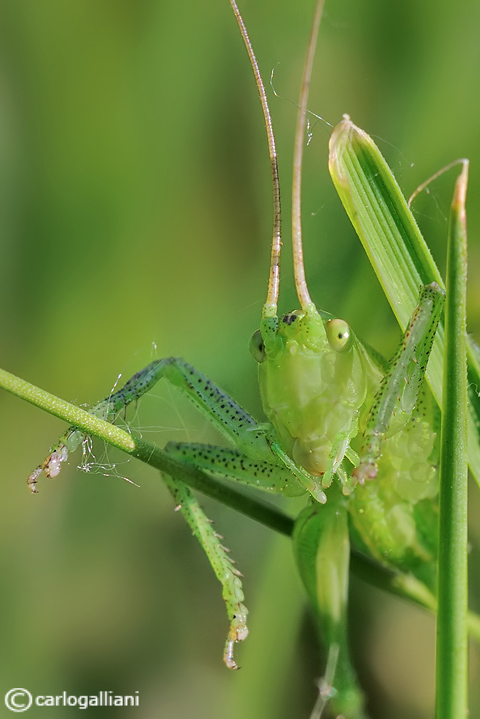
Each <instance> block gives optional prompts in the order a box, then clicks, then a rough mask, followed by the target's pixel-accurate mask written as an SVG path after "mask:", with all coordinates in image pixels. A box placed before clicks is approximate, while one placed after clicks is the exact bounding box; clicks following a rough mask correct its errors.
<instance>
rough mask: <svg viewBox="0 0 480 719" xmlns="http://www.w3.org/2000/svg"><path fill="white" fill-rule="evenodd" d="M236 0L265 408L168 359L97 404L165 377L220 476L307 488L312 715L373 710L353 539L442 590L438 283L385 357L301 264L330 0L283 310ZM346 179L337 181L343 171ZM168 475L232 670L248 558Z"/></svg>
mask: <svg viewBox="0 0 480 719" xmlns="http://www.w3.org/2000/svg"><path fill="white" fill-rule="evenodd" d="M230 3H231V5H232V8H233V10H234V13H235V15H236V18H237V21H238V24H239V26H240V30H241V33H242V36H243V39H244V42H245V45H246V48H247V51H248V54H249V57H250V61H251V65H252V68H253V71H254V74H255V79H256V83H257V87H258V90H259V94H260V99H261V104H262V109H263V113H264V117H265V124H266V129H267V135H268V145H269V152H270V161H271V167H272V176H273V196H274V230H273V242H272V252H271V265H270V275H269V282H268V292H267V299H266V302H265V304H264V307H263V313H262V317H261V321H260V329H259V330H257V331H256V332H255V333H254V334H253V336H252V339H251V342H250V350H251V353H252V355H253V357H254V358H255V360H256V361H257V362H258V363H259V382H260V392H261V397H262V403H263V408H264V412H265V415H266V418H267V420H268V422H258V421H256V420H255V419H254V418H253V417H252V416H251V415H250V414H249V413H248V412H246V411H245V410H244V409H243V408H242V407H241V406H240V405H239V404H238V403H237V402H236V401H235V400H233V399H232V398H231V397H229V396H228V395H226V394H225V393H224V392H223V391H222V390H221V389H220V388H219V387H217V386H216V385H215V384H214V383H213V382H212V381H211V380H209V379H208V378H206V377H205V376H204V375H202V374H201V373H200V372H199V371H197V370H196V369H194V368H193V367H192V366H191V365H189V364H188V363H187V362H185V361H184V360H182V359H179V358H174V357H169V358H165V359H160V360H156V361H154V362H152V363H151V364H150V365H149V366H148V367H146V368H145V369H143V370H141V371H140V372H138V373H137V374H135V375H134V376H133V377H132V378H131V379H130V380H129V381H128V382H127V383H126V384H125V385H124V387H123V388H121V389H120V390H118V391H116V392H115V393H113V394H111V395H110V396H109V397H107V398H106V399H105V400H103V401H102V402H100V403H98V404H97V405H96V406H95V407H93V408H92V410H91V412H92V413H93V414H94V415H96V416H97V417H100V418H102V419H106V420H108V421H111V422H113V421H114V420H115V418H116V417H117V415H118V413H119V412H120V411H123V410H124V408H125V407H126V406H127V405H128V404H129V403H131V402H132V401H134V400H137V399H139V398H140V397H141V396H142V395H143V394H145V393H146V392H148V391H149V390H150V389H151V388H152V387H153V386H154V385H155V384H156V383H157V382H158V381H159V380H160V379H161V378H165V379H167V380H168V381H169V382H170V383H171V384H172V385H174V386H175V387H177V388H178V389H179V390H180V391H181V392H183V393H185V394H186V395H187V396H188V397H189V398H190V400H191V401H192V402H193V403H194V404H195V405H196V407H197V408H198V409H199V410H200V411H201V412H202V413H203V414H204V415H205V416H206V417H207V418H208V419H209V420H211V422H213V423H214V424H215V425H216V427H217V428H218V429H220V430H221V431H222V433H223V434H224V435H225V437H226V438H227V440H229V441H230V443H231V447H217V446H211V445H202V444H195V443H189V444H187V443H174V442H170V443H169V444H168V445H167V446H166V448H165V450H166V452H167V453H169V454H170V455H171V456H172V457H174V458H175V459H177V460H179V461H181V462H184V463H188V464H193V465H194V466H195V467H198V468H200V469H201V470H203V471H205V472H207V473H208V474H209V475H211V476H213V477H214V478H215V477H218V478H222V479H229V480H233V481H235V482H239V483H243V484H245V485H247V486H249V487H255V488H258V489H261V490H266V491H271V492H276V493H283V494H284V495H286V496H301V495H305V497H306V499H307V506H306V508H305V509H304V510H303V511H302V512H301V513H300V516H299V517H298V518H297V520H296V525H295V530H294V547H295V554H296V557H297V560H298V566H299V571H300V574H301V575H302V578H303V580H304V583H305V585H306V588H307V590H308V593H309V595H310V598H311V600H312V603H313V605H314V606H315V609H316V613H317V616H318V618H319V623H320V629H321V632H322V634H323V638H324V641H325V643H326V645H327V649H328V668H327V671H326V673H325V677H326V678H328V680H327V679H326V681H325V686H324V689H323V690H321V693H320V694H321V696H320V700H319V701H320V704H319V706H318V707H317V710H316V711H317V714H316V716H317V717H319V716H320V714H321V713H322V711H323V706H324V704H325V703H326V701H327V699H328V700H329V701H330V702H331V703H332V706H334V708H335V711H336V712H338V713H343V714H344V715H345V716H347V717H352V718H353V717H355V718H360V717H364V716H365V714H364V709H363V696H362V693H361V691H360V690H359V689H358V687H357V683H356V679H355V674H354V671H353V669H352V667H351V664H350V660H349V655H348V648H347V629H346V594H347V587H348V569H349V556H350V541H351V543H352V545H353V546H354V547H355V548H356V549H357V550H358V551H360V552H363V553H364V554H365V555H367V556H368V557H370V558H371V559H373V560H375V561H376V562H378V563H380V564H381V565H383V566H386V567H389V568H393V569H395V570H399V571H402V572H408V573H411V574H413V575H414V576H415V577H416V579H418V580H419V581H421V582H422V583H423V584H424V585H425V587H426V590H427V591H430V592H432V593H433V592H434V591H435V563H436V552H437V534H438V533H437V530H436V516H437V495H438V471H437V465H438V434H439V411H438V409H437V408H436V405H435V402H434V400H433V398H432V394H431V392H430V390H429V388H428V386H427V384H426V381H425V372H426V367H427V362H428V360H429V356H430V352H431V349H432V344H433V341H434V338H435V334H436V331H437V327H438V323H439V320H440V317H441V312H442V306H443V300H444V291H443V289H441V287H440V286H439V284H438V283H437V282H434V281H429V282H428V283H425V284H424V286H422V287H420V286H418V288H417V289H418V303H417V307H416V308H415V310H414V311H413V313H412V314H411V318H410V321H409V323H408V326H407V329H406V331H405V334H404V337H403V340H402V342H401V344H400V346H399V348H398V351H397V352H396V353H395V355H394V357H393V359H392V360H391V362H389V363H388V362H384V361H383V360H382V359H381V358H379V356H378V355H377V354H376V353H375V352H374V351H373V350H371V349H370V348H368V347H366V346H365V345H363V344H362V343H361V342H360V340H359V339H358V338H357V337H356V336H355V334H354V332H353V330H352V329H351V328H350V327H349V325H348V324H347V322H346V321H344V320H343V319H338V318H334V317H331V316H330V315H328V314H327V313H325V312H323V311H319V310H317V308H316V306H315V304H314V303H313V301H312V299H311V298H310V295H309V292H308V289H307V284H306V280H305V272H304V265H303V252H302V236H301V209H300V196H301V167H302V148H303V144H304V136H305V125H306V112H307V110H306V107H307V98H308V87H309V84H310V75H311V70H312V62H313V55H314V50H315V40H316V37H317V33H318V27H319V23H320V18H321V14H322V9H323V2H321V1H320V2H319V3H318V6H317V9H316V14H315V19H314V23H313V28H312V34H311V40H310V44H309V49H308V54H307V61H306V66H305V72H304V77H303V82H302V90H301V94H300V101H299V111H298V124H297V131H296V142H295V154H294V180H293V199H292V204H293V211H292V216H293V227H292V243H293V256H294V273H295V284H296V288H297V294H298V302H299V308H297V309H294V310H291V311H288V312H283V313H280V314H279V313H278V309H277V307H278V299H279V290H280V249H281V244H282V243H281V234H280V216H281V214H280V190H279V180H278V169H277V155H276V150H275V141H274V136H273V131H272V125H271V119H270V113H269V109H268V104H267V99H266V94H265V89H264V85H263V81H262V78H261V75H260V72H259V69H258V65H257V61H256V58H255V55H254V53H253V49H252V46H251V44H250V41H249V38H248V35H247V31H246V29H245V26H244V23H243V20H242V18H241V16H240V14H239V11H238V9H237V6H236V3H235V0H230ZM355 131H356V128H355V126H354V125H353V123H352V122H351V121H350V119H349V118H348V117H344V119H343V120H342V121H341V123H340V124H339V125H338V126H337V127H336V128H335V130H334V132H333V136H332V141H331V158H332V159H331V162H332V164H333V165H334V164H335V162H336V161H337V160H338V156H339V154H340V153H341V151H342V148H343V146H344V144H345V142H346V138H348V136H349V134H351V133H352V132H355ZM334 179H335V178H334ZM336 181H337V182H340V181H341V178H339V176H338V172H337V178H336ZM433 279H434V278H432V280H433ZM83 439H84V434H83V432H82V431H81V430H79V429H78V428H76V427H70V428H69V429H68V430H67V432H66V433H65V434H64V435H63V436H62V437H61V439H60V441H59V442H58V444H56V445H55V446H54V447H53V448H52V449H51V451H50V454H49V456H48V457H47V459H46V460H45V462H43V464H42V465H40V466H39V467H38V468H37V469H36V470H34V472H33V473H32V474H31V475H30V477H29V479H28V484H29V486H30V488H31V490H32V491H33V492H36V491H37V489H36V483H37V481H38V478H39V476H40V474H41V472H42V471H43V472H44V473H45V474H46V475H47V476H49V477H53V476H56V475H57V474H58V473H59V471H60V468H61V466H62V463H63V462H65V461H66V460H67V459H68V455H69V453H70V452H72V451H74V450H75V449H76V448H77V447H78V446H79V445H80V444H81V442H82V441H83ZM164 479H165V482H166V484H167V486H168V488H169V489H170V491H171V493H172V494H173V496H174V498H175V502H176V505H177V507H178V508H179V510H180V511H181V513H182V514H183V516H184V517H185V519H186V521H187V522H188V524H189V525H190V527H191V529H192V531H193V533H194V534H195V535H196V536H197V538H198V539H199V541H200V542H201V544H202V546H203V548H204V549H205V552H206V554H207V556H208V558H209V560H210V562H211V564H212V567H213V569H214V571H215V573H216V575H217V577H218V579H219V580H220V581H221V582H222V585H223V597H224V599H225V603H226V608H227V613H228V615H229V619H230V630H229V633H228V637H227V642H226V645H225V652H224V660H225V663H226V665H227V666H228V667H229V668H233V669H235V668H237V664H236V661H235V658H234V646H235V644H236V643H237V642H239V641H241V640H243V639H245V637H246V636H247V633H248V630H247V609H246V607H245V605H244V595H243V589H242V584H241V575H240V572H239V571H238V570H237V569H236V568H235V566H234V565H233V563H232V561H231V559H230V558H229V555H228V554H227V552H226V550H225V548H224V546H223V545H222V542H221V537H220V536H219V535H218V534H216V532H215V531H214V529H213V528H212V525H211V523H210V522H209V520H208V519H207V517H206V516H205V514H204V513H203V510H202V509H201V507H200V505H199V504H198V502H197V500H196V499H195V497H194V496H193V494H192V492H191V491H190V489H189V488H188V487H187V486H186V485H185V484H184V483H183V482H182V481H180V480H179V479H178V478H176V477H175V476H166V475H165V476H164ZM332 687H333V689H332Z"/></svg>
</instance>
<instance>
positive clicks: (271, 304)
mask: <svg viewBox="0 0 480 719" xmlns="http://www.w3.org/2000/svg"><path fill="white" fill-rule="evenodd" d="M230 5H231V6H232V9H233V12H234V13H235V17H236V18H237V23H238V27H239V28H240V32H241V33H242V38H243V42H244V43H245V47H246V49H247V53H248V57H249V58H250V64H251V66H252V70H253V74H254V75H255V82H256V84H257V89H258V94H259V95H260V102H261V104H262V111H263V117H264V119H265V129H266V131H267V138H268V154H269V155H270V167H271V171H272V184H273V238H272V252H271V256H270V275H269V278H268V293H267V300H266V302H265V304H264V306H263V317H264V318H266V317H275V316H276V314H277V303H278V292H279V289H280V251H281V248H282V218H281V208H280V181H279V177H278V159H277V151H276V148H275V136H274V134H273V127H272V118H271V116H270V110H269V108H268V101H267V95H266V93H265V86H264V84H263V80H262V76H261V75H260V70H259V68H258V63H257V58H256V57H255V53H254V52H253V47H252V43H251V42H250V38H249V37H248V33H247V28H246V27H245V23H244V22H243V18H242V16H241V15H240V11H239V9H238V7H237V3H236V2H235V0H230Z"/></svg>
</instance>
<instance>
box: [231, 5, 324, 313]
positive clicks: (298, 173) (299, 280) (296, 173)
mask: <svg viewBox="0 0 480 719" xmlns="http://www.w3.org/2000/svg"><path fill="white" fill-rule="evenodd" d="M232 1H233V0H232ZM324 5H325V0H318V2H317V6H316V8H315V15H314V17H313V25H312V29H311V31H310V39H309V41H308V50H307V57H306V60H305V68H304V70H303V78H302V86H301V88H300V98H299V101H298V116H297V128H296V130H295V147H294V153H293V180H292V245H293V271H294V273H295V286H296V288H297V295H298V300H299V302H300V305H301V307H302V309H303V310H304V309H306V308H307V306H308V305H312V304H313V303H312V300H311V299H310V295H309V293H308V288H307V283H306V280H305V267H304V264H303V245H302V206H301V205H302V203H301V194H302V159H303V143H304V137H305V126H306V122H307V102H308V92H309V89H310V79H311V77H312V67H313V58H314V56H315V48H316V46H317V37H318V30H319V28H320V21H321V19H322V15H323V7H324Z"/></svg>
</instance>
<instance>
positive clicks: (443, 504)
mask: <svg viewBox="0 0 480 719" xmlns="http://www.w3.org/2000/svg"><path fill="white" fill-rule="evenodd" d="M467 177H468V163H467V162H465V164H464V167H463V170H462V173H461V175H460V176H459V178H458V179H457V182H456V185H455V193H454V197H453V202H452V210H451V215H450V228H449V239H448V249H447V302H446V307H445V357H444V364H443V368H444V370H443V412H442V441H441V460H440V477H441V479H440V520H439V526H440V529H439V535H440V546H439V557H438V614H437V664H436V676H437V683H436V719H463V718H464V717H466V716H467V713H468V696H467V680H468V665H467V639H468V633H467V611H468V587H467V479H468V466H467V360H466V351H467V347H466V275H467V233H466V219H465V195H466V190H467Z"/></svg>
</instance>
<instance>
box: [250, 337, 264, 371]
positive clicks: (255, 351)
mask: <svg viewBox="0 0 480 719" xmlns="http://www.w3.org/2000/svg"><path fill="white" fill-rule="evenodd" d="M248 348H249V350H250V352H251V353H252V355H253V359H254V360H256V361H257V362H259V363H260V364H261V363H262V362H264V361H265V359H266V357H267V355H266V353H265V345H264V344H263V340H262V334H261V332H260V330H257V331H256V332H254V333H253V335H252V336H251V338H250V344H249V346H248Z"/></svg>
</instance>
